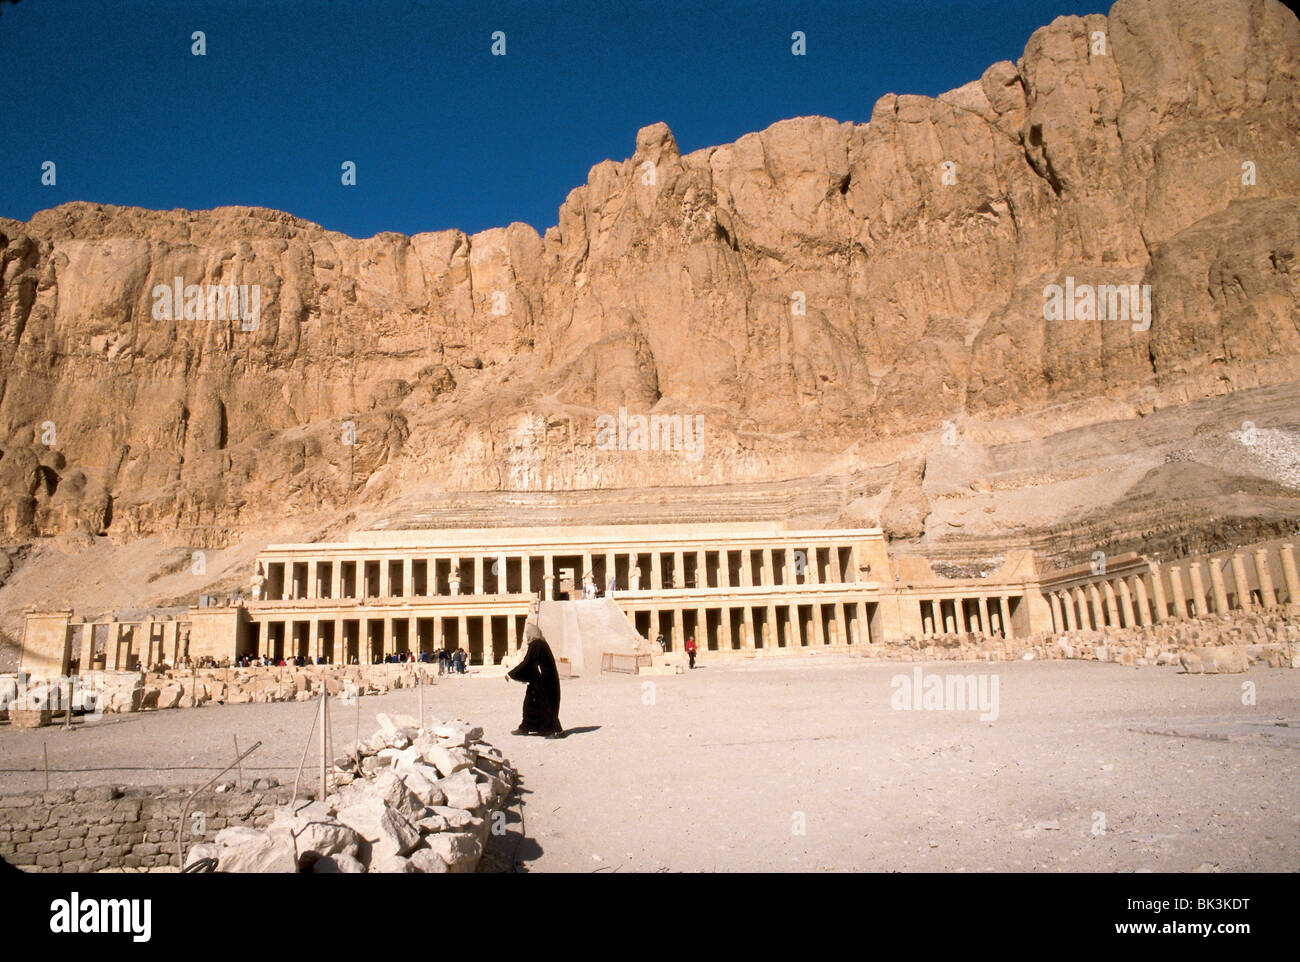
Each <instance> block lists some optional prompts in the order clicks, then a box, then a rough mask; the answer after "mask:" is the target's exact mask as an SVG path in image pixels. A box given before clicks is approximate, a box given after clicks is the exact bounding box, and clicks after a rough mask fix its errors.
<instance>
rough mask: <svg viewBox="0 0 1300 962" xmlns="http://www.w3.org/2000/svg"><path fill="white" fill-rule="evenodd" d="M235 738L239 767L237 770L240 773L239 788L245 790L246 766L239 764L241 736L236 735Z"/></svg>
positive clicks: (236, 759)
mask: <svg viewBox="0 0 1300 962" xmlns="http://www.w3.org/2000/svg"><path fill="white" fill-rule="evenodd" d="M234 737H235V764H236V765H237V766H239V767H238V769H237V771H238V773H239V787H240V788H243V787H244V766H243V765H240V764H239V736H238V735H236V736H234Z"/></svg>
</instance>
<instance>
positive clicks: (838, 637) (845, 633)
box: [835, 601, 988, 648]
mask: <svg viewBox="0 0 1300 962" xmlns="http://www.w3.org/2000/svg"><path fill="white" fill-rule="evenodd" d="M984 617H985V618H987V617H988V609H987V608H985V610H984ZM848 643H849V627H848V622H847V621H845V618H844V602H842V601H837V602H835V644H836V645H838V646H840V647H841V648H842V647H844V646H845V645H847V644H848Z"/></svg>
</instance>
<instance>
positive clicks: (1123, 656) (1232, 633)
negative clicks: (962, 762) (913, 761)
mask: <svg viewBox="0 0 1300 962" xmlns="http://www.w3.org/2000/svg"><path fill="white" fill-rule="evenodd" d="M855 654H861V655H865V656H869V657H881V658H886V659H890V660H896V661H909V660H911V661H922V660H926V661H929V660H934V661H965V660H980V661H1015V660H1031V659H1062V658H1064V659H1077V660H1083V661H1104V662H1113V663H1115V664H1119V665H1125V666H1129V667H1138V666H1151V665H1154V666H1181V667H1182V669H1183V670H1184V671H1186V672H1189V673H1192V674H1199V673H1202V672H1204V673H1209V674H1214V673H1235V672H1243V671H1245V670H1246V669H1247V668H1249V667H1250V666H1251V665H1264V666H1267V667H1270V668H1300V615H1297V613H1296V612H1295V611H1294V610H1287V609H1283V608H1276V609H1270V610H1266V611H1256V612H1242V611H1234V612H1231V613H1228V614H1223V615H1205V616H1203V617H1200V618H1178V619H1170V620H1167V621H1162V622H1159V623H1156V624H1151V625H1141V626H1136V627H1132V628H1110V627H1108V628H1104V629H1100V630H1091V629H1080V630H1075V631H1067V632H1062V633H1060V634H1052V633H1045V632H1039V633H1036V634H1033V635H1027V636H1022V637H1017V638H1003V637H1001V636H1000V635H994V636H988V635H982V634H977V633H962V634H944V635H937V636H932V637H927V638H908V639H906V640H904V641H902V642H900V643H898V644H895V645H879V646H876V645H873V646H871V647H870V648H863V649H861V650H860V651H858V652H855Z"/></svg>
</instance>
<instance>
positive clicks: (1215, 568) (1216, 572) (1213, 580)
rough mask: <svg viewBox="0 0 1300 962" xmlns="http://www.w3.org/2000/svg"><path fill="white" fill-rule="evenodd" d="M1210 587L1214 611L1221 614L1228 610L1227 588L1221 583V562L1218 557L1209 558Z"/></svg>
mask: <svg viewBox="0 0 1300 962" xmlns="http://www.w3.org/2000/svg"><path fill="white" fill-rule="evenodd" d="M1210 588H1211V590H1212V591H1213V592H1214V613H1215V614H1216V615H1221V614H1223V613H1224V612H1226V611H1227V610H1228V589H1227V587H1226V586H1225V585H1224V583H1223V562H1222V561H1220V560H1219V559H1218V558H1211V559H1210Z"/></svg>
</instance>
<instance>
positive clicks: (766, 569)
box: [758, 545, 776, 585]
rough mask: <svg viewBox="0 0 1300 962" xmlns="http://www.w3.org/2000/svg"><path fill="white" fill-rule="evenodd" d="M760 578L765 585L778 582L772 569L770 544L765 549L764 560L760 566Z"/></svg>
mask: <svg viewBox="0 0 1300 962" xmlns="http://www.w3.org/2000/svg"><path fill="white" fill-rule="evenodd" d="M758 580H759V581H760V582H761V583H762V584H765V585H774V584H776V575H775V572H774V571H773V569H772V548H771V546H770V545H769V546H767V547H765V548H764V549H763V560H762V563H761V565H760V567H759V571H758Z"/></svg>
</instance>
